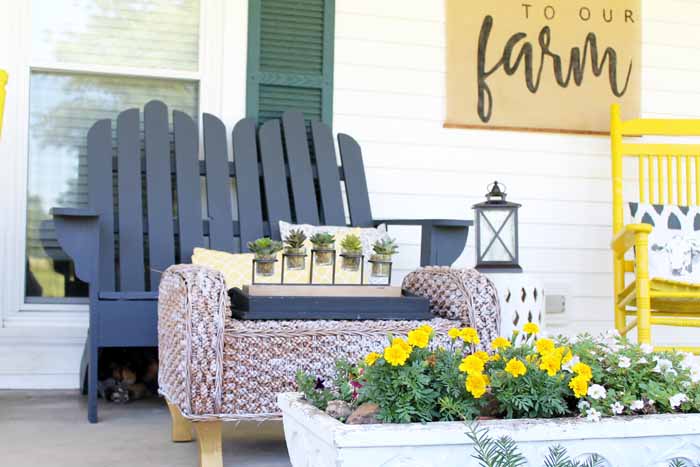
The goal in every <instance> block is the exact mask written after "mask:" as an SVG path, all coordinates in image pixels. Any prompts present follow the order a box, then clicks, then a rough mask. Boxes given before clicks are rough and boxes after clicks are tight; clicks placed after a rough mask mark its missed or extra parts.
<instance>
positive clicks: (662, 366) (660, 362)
mask: <svg viewBox="0 0 700 467" xmlns="http://www.w3.org/2000/svg"><path fill="white" fill-rule="evenodd" d="M669 370H673V362H671V360H668V359H665V358H658V359H656V367H654V372H656V373H662V374H663V373H666V372H668V371H669Z"/></svg>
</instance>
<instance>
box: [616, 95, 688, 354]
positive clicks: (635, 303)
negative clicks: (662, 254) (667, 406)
mask: <svg viewBox="0 0 700 467" xmlns="http://www.w3.org/2000/svg"><path fill="white" fill-rule="evenodd" d="M647 135H652V136H675V137H677V136H700V120H660V119H636V120H629V121H622V120H621V118H620V108H619V106H618V105H613V106H612V110H611V124H610V139H611V145H612V182H613V235H614V236H613V241H612V243H611V247H612V250H613V262H614V281H615V328H616V329H617V330H618V331H619V332H620V334H622V335H626V334H627V333H628V332H630V331H631V330H632V329H634V328H635V327H636V328H637V341H638V342H639V343H640V344H651V327H652V325H661V326H680V327H700V284H689V283H683V282H677V281H672V280H667V279H659V278H650V277H649V234H650V233H651V231H652V229H653V227H652V226H651V225H649V224H627V225H625V224H624V221H623V219H624V210H625V205H624V203H623V185H622V180H623V158H625V157H631V158H634V159H636V162H637V166H638V174H639V175H638V194H639V197H638V201H639V202H640V203H651V204H676V205H683V206H691V205H692V206H697V205H700V144H659V143H656V142H655V143H643V142H642V141H641V140H639V139H638V138H635V141H634V142H625V141H623V137H626V136H635V137H639V136H647ZM632 248H634V260H627V259H625V254H626V253H627V252H628V251H629V250H630V249H632ZM626 273H633V274H634V276H635V278H634V280H633V281H631V282H629V283H626V281H625V274H626ZM628 317H631V318H632V319H631V320H630V321H629V322H628ZM668 348H670V347H659V346H657V347H656V349H657V350H664V349H668ZM672 348H675V349H677V350H683V351H689V352H695V353H700V347H680V346H678V347H676V346H673V347H672Z"/></svg>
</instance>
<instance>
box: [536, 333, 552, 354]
mask: <svg viewBox="0 0 700 467" xmlns="http://www.w3.org/2000/svg"><path fill="white" fill-rule="evenodd" d="M535 348H536V349H537V352H538V353H539V354H540V355H544V354H546V353H548V352H551V351H552V350H554V341H553V340H552V339H547V338H544V337H543V338H541V339H537V342H535Z"/></svg>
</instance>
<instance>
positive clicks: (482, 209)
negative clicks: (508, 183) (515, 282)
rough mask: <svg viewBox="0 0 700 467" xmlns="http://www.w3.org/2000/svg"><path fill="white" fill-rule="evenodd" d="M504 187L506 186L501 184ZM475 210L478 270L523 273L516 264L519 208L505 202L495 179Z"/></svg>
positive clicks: (504, 197)
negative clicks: (483, 200)
mask: <svg viewBox="0 0 700 467" xmlns="http://www.w3.org/2000/svg"><path fill="white" fill-rule="evenodd" d="M503 188H504V189H505V185H504V186H503ZM488 190H489V192H488V193H487V194H486V201H485V202H483V203H478V204H475V205H474V206H473V208H474V211H475V212H476V269H478V270H479V271H481V272H487V273H488V272H510V273H516V272H523V269H522V268H521V267H520V265H519V264H518V256H519V255H518V208H519V207H520V205H519V204H517V203H511V202H509V201H506V192H505V191H503V190H502V189H501V185H499V184H498V182H493V183H492V184H491V185H489V187H488Z"/></svg>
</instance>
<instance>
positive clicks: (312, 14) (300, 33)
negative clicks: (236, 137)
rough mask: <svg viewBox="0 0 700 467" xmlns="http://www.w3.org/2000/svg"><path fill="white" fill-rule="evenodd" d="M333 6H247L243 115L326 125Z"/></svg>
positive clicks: (276, 1) (263, 1) (272, 1)
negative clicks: (296, 115) (300, 116)
mask: <svg viewBox="0 0 700 467" xmlns="http://www.w3.org/2000/svg"><path fill="white" fill-rule="evenodd" d="M334 22H335V0H249V4H248V79H247V88H248V89H247V98H246V114H247V116H248V117H253V118H255V119H257V120H258V123H262V122H264V121H266V120H269V119H272V118H280V116H281V115H282V112H284V111H285V110H299V111H301V112H303V113H304V116H305V117H306V118H307V119H318V120H321V121H323V122H325V123H327V124H328V125H331V121H332V118H333V37H334V29H335V27H334Z"/></svg>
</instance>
